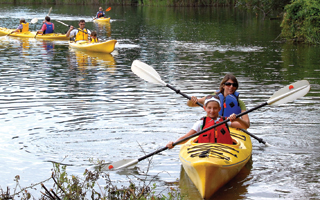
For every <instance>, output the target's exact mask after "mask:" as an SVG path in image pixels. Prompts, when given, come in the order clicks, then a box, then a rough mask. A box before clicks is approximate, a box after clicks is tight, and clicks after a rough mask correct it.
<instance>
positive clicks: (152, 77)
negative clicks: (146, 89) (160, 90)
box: [131, 60, 167, 86]
mask: <svg viewBox="0 0 320 200" xmlns="http://www.w3.org/2000/svg"><path fill="white" fill-rule="evenodd" d="M131 70H132V72H133V73H135V74H136V75H137V76H139V77H140V78H142V79H143V80H145V81H148V82H151V83H154V84H160V85H163V86H166V85H167V84H166V83H165V82H164V81H162V80H161V77H160V75H159V74H158V72H157V71H156V70H154V69H153V68H152V67H151V66H150V65H147V64H146V63H143V62H141V61H140V60H135V61H133V63H132V65H131Z"/></svg>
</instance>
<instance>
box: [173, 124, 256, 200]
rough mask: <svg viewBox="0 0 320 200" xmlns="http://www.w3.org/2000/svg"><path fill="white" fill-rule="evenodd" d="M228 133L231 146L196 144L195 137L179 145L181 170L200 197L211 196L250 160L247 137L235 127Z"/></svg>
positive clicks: (250, 148) (249, 141)
mask: <svg viewBox="0 0 320 200" xmlns="http://www.w3.org/2000/svg"><path fill="white" fill-rule="evenodd" d="M230 134H231V137H232V139H233V141H234V144H233V145H228V144H220V143H196V142H195V141H196V140H197V138H198V137H196V138H192V139H190V140H189V141H188V142H187V143H185V144H184V145H182V146H181V149H180V155H179V156H180V160H181V162H182V165H183V168H184V169H185V171H186V173H187V174H188V176H189V178H190V179H191V180H192V182H193V183H194V185H195V186H196V187H197V189H198V191H199V192H200V195H201V196H202V198H205V199H207V198H209V197H211V196H212V195H213V194H214V193H215V192H216V191H217V190H218V189H219V188H221V187H222V186H223V185H225V184H226V183H227V182H229V181H230V180H231V179H232V178H233V177H234V176H236V175H237V174H238V172H239V171H240V170H241V169H242V168H243V166H244V165H245V164H246V163H247V162H248V161H249V159H250V157H251V153H252V143H251V139H250V137H249V136H248V135H246V134H245V133H244V132H242V131H240V130H238V129H234V128H230Z"/></svg>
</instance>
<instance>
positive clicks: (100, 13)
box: [94, 7, 105, 19]
mask: <svg viewBox="0 0 320 200" xmlns="http://www.w3.org/2000/svg"><path fill="white" fill-rule="evenodd" d="M104 16H105V13H104V12H103V9H102V7H99V11H98V12H97V14H96V17H95V18H94V19H98V18H100V17H104Z"/></svg>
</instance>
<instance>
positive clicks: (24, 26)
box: [13, 18, 29, 33]
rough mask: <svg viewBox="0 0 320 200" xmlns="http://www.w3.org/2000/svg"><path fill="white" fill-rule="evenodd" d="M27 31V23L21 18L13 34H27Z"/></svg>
mask: <svg viewBox="0 0 320 200" xmlns="http://www.w3.org/2000/svg"><path fill="white" fill-rule="evenodd" d="M28 31H29V23H27V22H26V20H25V19H24V18H21V19H20V24H19V26H18V28H17V29H16V30H14V31H13V32H21V33H24V32H28Z"/></svg>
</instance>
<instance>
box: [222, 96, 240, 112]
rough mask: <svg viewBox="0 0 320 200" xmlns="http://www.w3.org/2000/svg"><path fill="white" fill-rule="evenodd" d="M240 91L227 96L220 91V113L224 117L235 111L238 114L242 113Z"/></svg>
mask: <svg viewBox="0 0 320 200" xmlns="http://www.w3.org/2000/svg"><path fill="white" fill-rule="evenodd" d="M239 95H240V94H239V92H234V94H229V95H228V96H226V98H225V97H224V96H223V94H222V93H219V94H218V96H219V98H220V104H221V110H220V111H219V115H221V116H223V117H229V116H230V115H231V114H233V113H235V114H236V115H237V114H239V113H241V108H240V104H239V100H238V98H239Z"/></svg>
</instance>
